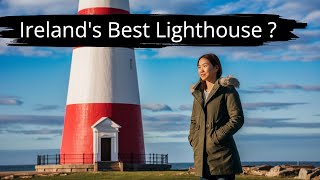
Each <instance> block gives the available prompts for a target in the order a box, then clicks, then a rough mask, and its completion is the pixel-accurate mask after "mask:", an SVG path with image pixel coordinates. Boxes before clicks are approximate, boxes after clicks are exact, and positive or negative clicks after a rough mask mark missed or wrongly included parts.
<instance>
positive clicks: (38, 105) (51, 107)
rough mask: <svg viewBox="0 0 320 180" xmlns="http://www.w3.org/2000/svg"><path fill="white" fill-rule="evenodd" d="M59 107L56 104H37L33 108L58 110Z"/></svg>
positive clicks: (37, 109) (36, 109)
mask: <svg viewBox="0 0 320 180" xmlns="http://www.w3.org/2000/svg"><path fill="white" fill-rule="evenodd" d="M58 109H61V107H60V106H58V105H43V104H37V105H36V106H35V108H34V110H35V111H52V110H58Z"/></svg>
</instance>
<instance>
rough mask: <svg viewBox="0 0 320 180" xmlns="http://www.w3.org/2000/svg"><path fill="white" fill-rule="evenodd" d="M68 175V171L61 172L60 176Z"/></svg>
mask: <svg viewBox="0 0 320 180" xmlns="http://www.w3.org/2000/svg"><path fill="white" fill-rule="evenodd" d="M67 175H68V174H67V173H62V174H60V176H67Z"/></svg>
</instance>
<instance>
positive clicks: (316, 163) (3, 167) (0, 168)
mask: <svg viewBox="0 0 320 180" xmlns="http://www.w3.org/2000/svg"><path fill="white" fill-rule="evenodd" d="M241 163H242V166H260V165H270V166H277V165H312V166H314V167H320V161H244V162H241ZM169 164H170V165H171V170H185V169H188V168H189V167H193V162H185V163H169ZM7 171H35V164H29V165H0V172H7Z"/></svg>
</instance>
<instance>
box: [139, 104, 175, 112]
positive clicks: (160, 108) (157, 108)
mask: <svg viewBox="0 0 320 180" xmlns="http://www.w3.org/2000/svg"><path fill="white" fill-rule="evenodd" d="M141 107H142V109H145V110H150V111H153V112H159V111H172V109H171V108H170V107H169V106H168V105H166V104H143V105H142V106H141Z"/></svg>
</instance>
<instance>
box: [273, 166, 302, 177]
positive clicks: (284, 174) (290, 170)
mask: <svg viewBox="0 0 320 180" xmlns="http://www.w3.org/2000/svg"><path fill="white" fill-rule="evenodd" d="M299 171H300V170H299V169H294V168H288V169H285V170H282V171H280V172H279V175H278V176H281V177H288V176H290V177H294V176H297V175H298V174H299Z"/></svg>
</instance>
